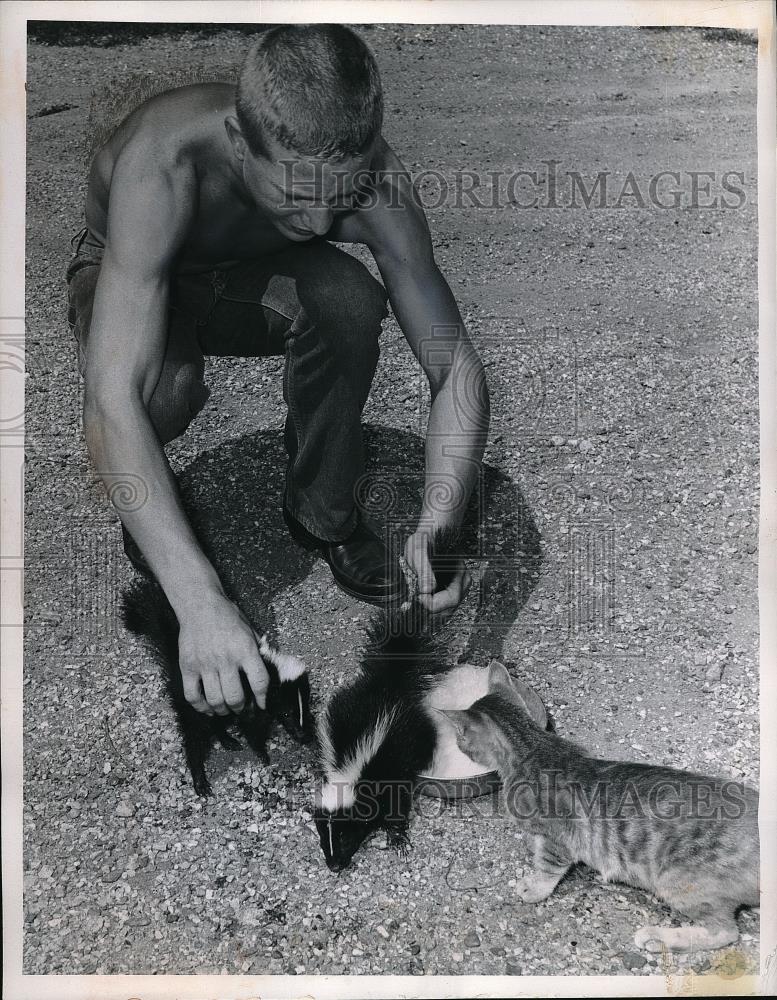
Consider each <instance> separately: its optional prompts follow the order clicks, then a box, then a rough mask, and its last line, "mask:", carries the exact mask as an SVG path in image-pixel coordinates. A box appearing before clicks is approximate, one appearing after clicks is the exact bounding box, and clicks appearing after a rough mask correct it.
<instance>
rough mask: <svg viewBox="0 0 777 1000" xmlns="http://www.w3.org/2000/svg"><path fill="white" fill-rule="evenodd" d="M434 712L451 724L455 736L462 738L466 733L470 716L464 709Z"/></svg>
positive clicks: (446, 709) (443, 709) (439, 709)
mask: <svg viewBox="0 0 777 1000" xmlns="http://www.w3.org/2000/svg"><path fill="white" fill-rule="evenodd" d="M435 711H436V712H439V713H440V715H444V716H445V718H446V719H447V720H448V721H449V722H452V723H453V727H454V729H455V730H456V732H457V734H459V735H461V736H463V735H464V733H465V732H466V731H467V727H468V725H469V722H470V714H469V712H467V711H466V710H465V709H461V708H455V709H454V708H437V709H435Z"/></svg>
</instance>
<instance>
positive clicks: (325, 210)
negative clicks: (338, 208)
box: [305, 205, 334, 236]
mask: <svg viewBox="0 0 777 1000" xmlns="http://www.w3.org/2000/svg"><path fill="white" fill-rule="evenodd" d="M305 218H306V219H307V224H308V226H309V227H310V229H311V230H312V232H314V233H315V234H316V236H323V235H324V233H325V232H327V230H328V229H329V227H330V226H331V225H332V220H333V219H334V214H333V212H332V209H331V208H329V206H327V205H322V206H321V207H320V208H306V209H305Z"/></svg>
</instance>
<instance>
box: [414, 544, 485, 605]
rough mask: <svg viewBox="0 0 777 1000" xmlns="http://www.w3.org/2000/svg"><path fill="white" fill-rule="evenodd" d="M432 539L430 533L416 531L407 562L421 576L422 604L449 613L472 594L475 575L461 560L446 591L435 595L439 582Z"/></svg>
mask: <svg viewBox="0 0 777 1000" xmlns="http://www.w3.org/2000/svg"><path fill="white" fill-rule="evenodd" d="M431 542H432V536H431V534H430V533H429V532H426V531H416V532H415V534H413V535H411V536H410V537H409V538H408V540H407V541H406V542H405V559H407V561H408V564H409V565H410V568H411V569H412V570H413V571H414V572H415V574H416V576H417V577H418V595H417V600H418V603H419V604H421V605H423V607H425V608H428V609H429V611H434V612H438V611H449V610H452V609H453V608H457V607H458V606H459V605H460V604H461V602H462V601H463V600H464V598H465V597H466V596H467V593H468V592H469V588H470V587H471V585H472V576H471V575H470V572H469V570H468V569H467V568H466V566H465V565H464V560H463V559H459V562H458V566H457V568H456V572H455V574H454V576H453V579H452V580H451V582H450V583H449V584H448V586H447V587H446V588H445V590H441V591H439V592H438V593H435V592H434V590H435V587H436V585H437V581H436V580H435V577H434V570H433V569H432V560H431Z"/></svg>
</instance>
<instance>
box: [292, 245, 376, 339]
mask: <svg viewBox="0 0 777 1000" xmlns="http://www.w3.org/2000/svg"><path fill="white" fill-rule="evenodd" d="M298 294H299V297H300V304H301V305H302V307H303V309H304V311H305V313H306V315H307V316H308V318H309V319H310V320H311V321H312V322H313V323H314V324H315V325H316V326H317V327H319V328H324V329H328V330H331V331H333V332H334V333H335V334H336V335H337V338H338V341H339V342H341V343H348V344H349V346H350V345H351V344H353V345H364V346H365V347H366V343H367V342H372V343H373V344H376V342H377V339H378V337H379V336H380V332H381V326H382V323H383V320H384V319H385V318H386V316H387V315H388V310H387V307H386V302H387V295H386V290H385V288H384V287H383V285H382V284H381V283H380V282H379V281H377V280H376V279H375V278H373V276H372V275H371V274H370V272H369V271H368V270H367V268H366V267H365V266H364V264H362V263H361V262H360V261H358V260H356V258H355V257H351V256H350V255H349V254H346V253H344V252H342V251H339V252H338V255H337V257H336V258H334V259H333V260H329V261H327V265H326V266H325V267H322V268H321V270H320V271H319V273H317V274H316V275H315V276H313V277H311V278H308V279H307V280H306V281H305V282H304V287H298Z"/></svg>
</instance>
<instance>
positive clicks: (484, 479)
mask: <svg viewBox="0 0 777 1000" xmlns="http://www.w3.org/2000/svg"><path fill="white" fill-rule="evenodd" d="M364 436H365V444H366V451H367V456H368V458H367V474H366V477H365V480H364V481H363V482H362V483H361V484H360V488H359V490H358V493H357V504H358V506H359V508H360V510H361V511H362V513H363V514H364V515H366V516H367V517H368V518H369V519H370V520H371V521H372V522H373V523H374V524H375V525H376V527H378V528H379V529H380V530H381V531H382V532H383V534H384V537H385V538H386V540H387V542H388V544H389V545H390V546H391V547H392V549H393V550H394V551H397V550H398V547H399V545H400V544H401V540H402V539H403V538H404V537H405V536H406V534H407V533H409V532H410V531H411V530H412V528H413V526H414V524H415V521H416V520H417V517H418V513H419V511H420V508H421V503H422V499H423V491H424V441H423V439H422V438H421V437H419V436H418V435H416V434H412V433H409V432H407V431H403V430H397V429H394V428H389V427H382V426H378V425H374V424H371V425H366V426H365V429H364ZM285 465H286V453H285V450H284V447H283V435H282V433H281V432H280V431H260V432H257V433H254V434H247V435H245V436H243V437H241V438H238V439H237V440H235V441H230V442H229V443H228V444H226V445H220V446H219V447H217V448H214V449H212V450H210V451H207V452H204V453H203V454H201V455H200V456H199V457H198V458H197V459H195V461H194V462H192V463H191V465H189V466H188V468H187V469H186V470H184V472H183V473H182V474H181V475H180V484H181V493H182V496H183V499H184V503H185V506H186V508H187V511H188V513H189V516H190V519H191V521H192V524H193V526H194V529H195V531H196V533H197V535H198V537H199V538H200V540H201V542H202V544H203V546H204V548H205V549H206V551H207V552H208V554H209V556H210V558H211V560H212V562H213V564H214V566H215V568H216V570H217V572H218V573H219V576H220V578H221V580H222V581H223V583H224V586H225V587H226V588H227V590H228V591H229V593H230V594H231V595H232V596H233V598H234V599H235V600H236V601H237V603H238V604H239V605H240V607H241V608H242V609H243V611H244V612H245V613H246V614H247V615H248V617H249V619H250V620H251V621H253V622H254V623H260V622H261V623H262V627H263V628H264V630H265V631H267V632H268V633H269V634H270V635H271V636H274V635H275V621H274V617H273V601H274V599H275V597H276V596H277V595H278V594H280V593H281V592H282V591H284V590H286V589H287V588H289V587H294V586H295V585H296V584H298V583H300V582H301V581H303V580H304V579H305V578H306V577H307V576H308V574H309V573H310V571H311V568H312V566H313V564H314V562H315V561H316V559H317V558H318V556H317V555H316V554H315V553H310V552H308V551H306V550H304V549H302V548H300V547H299V546H297V545H291V544H290V543H289V537H288V534H287V532H286V528H285V525H284V524H283V521H282V518H281V513H280V511H281V501H282V496H283V488H284V469H285ZM459 551H460V553H461V554H462V555H464V556H465V557H466V559H467V561H468V564H469V566H470V569H471V572H472V574H473V579H474V584H473V585H474V586H475V587H476V588H477V592H476V595H475V602H474V603H475V604H476V610H475V613H474V618H473V619H472V622H471V625H470V629H469V637H468V641H467V644H466V649H465V651H464V653H463V654H462V655H463V657H465V658H467V659H470V660H476V661H477V660H479V659H481V658H488V657H489V656H499V655H500V654H501V652H502V647H503V643H504V639H505V636H506V635H507V633H508V631H509V630H510V628H511V626H512V625H513V623H514V622H515V620H516V618H517V617H518V614H519V612H520V610H521V608H522V607H523V605H524V604H525V602H526V600H527V599H528V596H529V594H530V593H531V590H532V588H533V587H534V584H535V582H536V580H537V579H538V576H539V568H540V563H541V559H542V555H541V549H540V538H539V532H538V530H537V526H536V523H535V521H534V518H533V517H532V515H531V511H530V510H529V508H528V507H527V505H526V502H525V500H524V498H523V496H522V494H521V491H520V489H519V488H518V486H517V485H516V484H515V483H514V482H513V481H512V480H511V479H510V478H509V477H508V476H507V475H505V473H504V472H502V471H501V470H500V469H498V468H496V467H495V466H493V465H488V464H484V465H483V467H482V470H481V475H480V476H479V479H478V481H477V483H476V485H475V488H474V490H473V493H472V496H471V499H470V503H469V506H468V509H467V512H466V515H465V518H464V522H463V525H462V532H461V538H460V544H459Z"/></svg>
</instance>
